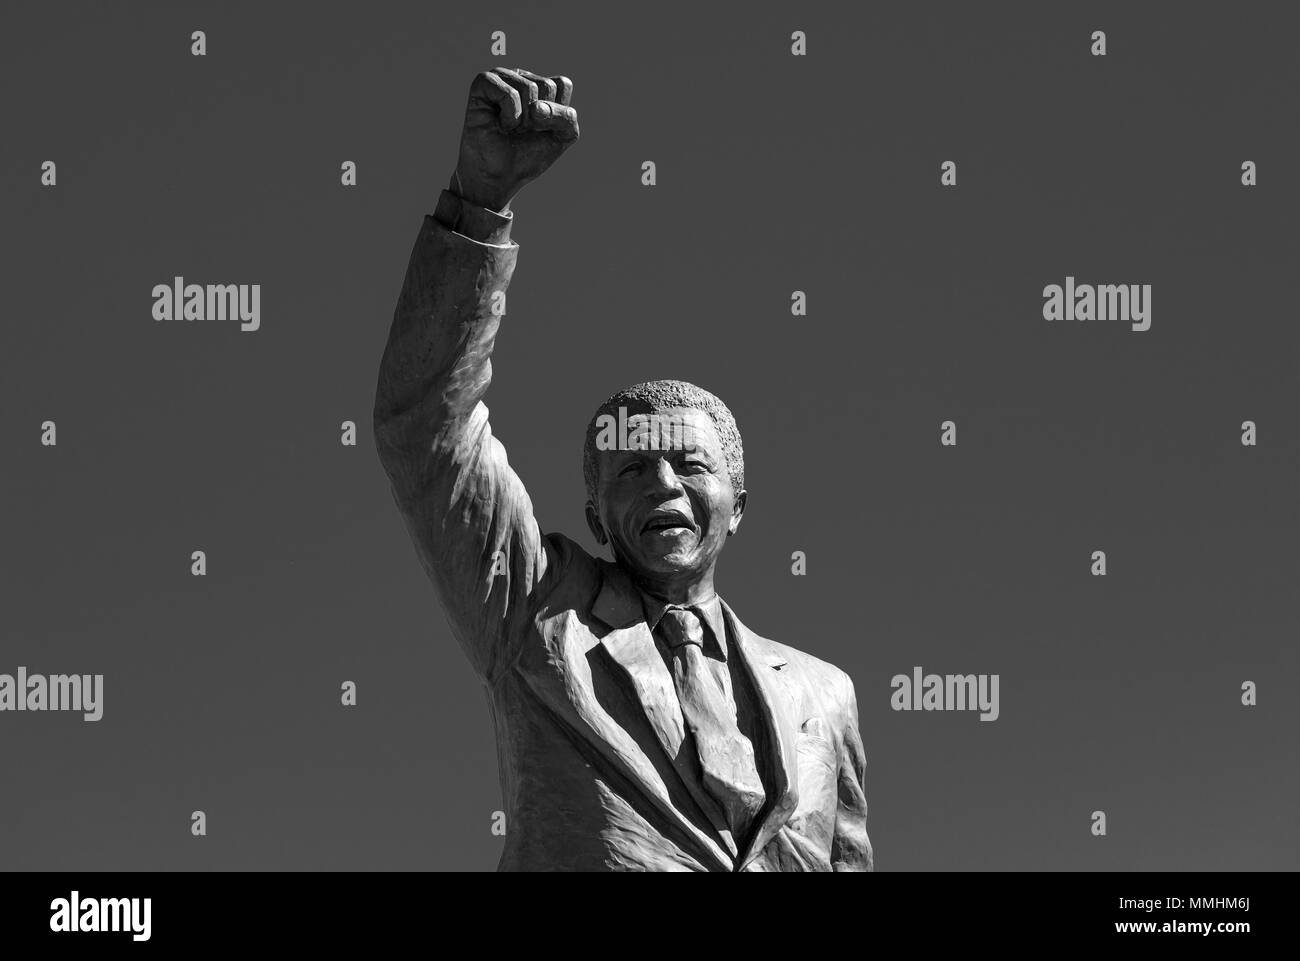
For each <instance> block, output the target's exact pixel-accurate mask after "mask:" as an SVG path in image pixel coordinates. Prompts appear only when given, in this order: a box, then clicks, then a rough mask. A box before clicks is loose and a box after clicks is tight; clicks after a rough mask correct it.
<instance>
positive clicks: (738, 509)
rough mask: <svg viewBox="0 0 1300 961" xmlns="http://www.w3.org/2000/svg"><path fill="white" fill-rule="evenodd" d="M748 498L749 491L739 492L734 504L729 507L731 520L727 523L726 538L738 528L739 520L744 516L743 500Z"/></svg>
mask: <svg viewBox="0 0 1300 961" xmlns="http://www.w3.org/2000/svg"><path fill="white" fill-rule="evenodd" d="M748 497H749V491H741V492H740V493H739V494H737V495H736V500H735V503H733V504H732V505H731V520H729V521H728V522H727V536H728V537H730V536H731V535H732V534H734V533H736V529H737V528H738V527H740V519H741V518H742V517H744V516H745V500H746V499H747V498H748Z"/></svg>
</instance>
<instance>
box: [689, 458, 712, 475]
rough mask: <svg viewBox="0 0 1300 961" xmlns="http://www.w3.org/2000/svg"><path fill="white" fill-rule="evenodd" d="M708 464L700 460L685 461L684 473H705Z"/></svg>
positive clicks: (707, 471)
mask: <svg viewBox="0 0 1300 961" xmlns="http://www.w3.org/2000/svg"><path fill="white" fill-rule="evenodd" d="M709 470H710V468H709V465H708V464H707V463H705V462H704V461H702V460H688V461H687V462H686V473H688V474H707V473H709Z"/></svg>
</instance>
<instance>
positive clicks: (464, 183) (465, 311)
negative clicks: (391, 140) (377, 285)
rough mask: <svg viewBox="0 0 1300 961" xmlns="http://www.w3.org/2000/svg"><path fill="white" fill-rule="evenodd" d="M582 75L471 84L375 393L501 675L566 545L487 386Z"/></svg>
mask: <svg viewBox="0 0 1300 961" xmlns="http://www.w3.org/2000/svg"><path fill="white" fill-rule="evenodd" d="M572 93H573V84H572V83H571V82H570V81H569V80H568V79H567V78H565V77H543V76H539V75H537V74H534V73H532V72H530V71H526V70H506V69H496V70H492V71H489V72H485V73H480V74H479V75H478V76H476V77H475V78H474V81H473V84H472V85H471V87H470V93H469V102H468V105H467V107H466V111H465V126H464V130H463V132H462V135H461V144H460V158H459V160H458V162H457V165H456V171H455V173H454V174H453V175H452V178H451V184H450V186H449V188H448V189H447V190H444V191H443V193H442V196H441V197H440V199H439V201H438V205H437V207H436V208H435V210H434V213H433V214H432V215H431V216H426V217H425V219H424V223H423V224H422V226H421V229H420V233H419V236H418V237H417V238H416V241H415V247H414V249H413V250H412V252H411V259H410V262H409V265H408V267H407V272H406V279H405V282H404V284H403V286H402V292H401V296H400V298H399V299H398V302H397V309H396V310H395V311H394V314H393V322H392V327H391V329H390V331H389V335H388V343H387V346H386V347H385V350H384V355H383V360H382V362H381V364H380V369H379V379H378V385H377V388H376V395H375V409H374V430H375V444H376V447H377V448H378V451H379V457H380V461H381V462H382V464H383V466H384V470H385V471H386V472H387V474H388V477H389V480H390V481H391V483H392V489H393V496H394V499H395V500H396V502H397V505H398V507H399V509H400V510H401V513H402V517H403V519H404V520H405V522H406V525H407V528H408V530H409V531H410V534H411V538H412V540H413V541H414V543H415V547H416V551H417V553H418V554H419V557H420V560H421V563H422V564H423V566H424V569H425V570H426V572H427V573H428V575H429V577H430V579H431V580H432V581H433V584H434V586H435V587H436V588H437V591H438V594H439V597H440V600H441V601H442V604H443V607H444V608H445V610H446V611H447V615H448V617H449V619H450V620H451V623H452V625H453V627H454V629H455V631H456V634H457V637H458V639H459V641H460V643H461V645H462V647H463V648H464V649H465V652H466V654H467V655H468V656H469V658H470V661H471V662H472V664H473V665H474V668H475V669H476V670H477V671H478V672H479V674H480V675H482V676H483V677H485V678H487V679H488V680H492V679H494V678H495V676H496V675H497V674H498V673H499V671H500V670H502V669H503V668H504V666H505V665H506V664H507V663H508V661H509V659H510V657H511V656H512V653H513V652H512V651H510V650H509V647H510V644H511V643H512V642H511V638H518V637H519V636H520V630H519V627H520V624H521V620H522V619H523V618H526V617H527V610H528V607H529V604H530V603H531V602H532V601H535V600H536V599H537V594H538V592H539V591H540V590H542V589H543V588H544V583H545V578H546V572H547V570H548V567H554V566H555V565H556V561H557V558H556V557H555V556H554V553H555V551H556V550H557V548H555V547H553V546H551V545H550V544H548V542H547V541H546V540H545V539H544V538H543V537H542V535H541V533H540V531H539V530H538V527H537V523H536V521H535V520H534V518H533V511H532V504H531V502H530V501H529V499H528V495H527V493H526V491H525V490H524V487H523V484H522V483H521V482H520V480H519V478H518V477H517V476H516V475H515V473H514V471H513V470H511V468H510V465H509V463H508V462H507V460H506V453H505V449H504V448H503V447H502V446H501V444H500V442H499V441H497V439H496V438H495V437H493V435H492V430H491V428H490V426H489V424H488V410H487V407H486V406H484V404H483V395H484V394H485V393H486V391H487V388H488V384H489V383H491V380H492V362H491V358H492V347H493V343H494V341H495V339H496V334H497V328H498V326H499V325H500V322H501V315H502V314H503V313H504V303H505V294H506V288H507V287H508V286H509V284H510V277H511V274H512V273H513V272H514V267H515V258H516V255H517V252H518V249H519V248H518V246H517V245H516V244H515V243H513V242H512V241H511V240H510V225H511V223H512V219H513V214H512V213H511V211H510V202H511V201H512V200H513V199H514V197H515V195H516V194H517V193H518V192H519V191H520V190H521V189H522V188H523V187H524V186H525V185H526V184H528V183H530V182H531V181H533V180H535V179H536V178H537V177H539V176H540V175H541V174H542V173H543V172H544V171H545V170H546V169H547V168H548V167H549V166H550V165H551V164H552V163H554V162H555V160H556V159H557V158H558V157H559V156H560V154H561V153H563V152H564V151H565V150H566V149H567V148H568V147H569V146H570V145H571V144H573V143H574V142H575V141H576V140H577V139H578V118H577V113H576V111H575V110H574V109H573V108H572V107H571V106H569V99H570V97H571V96H572Z"/></svg>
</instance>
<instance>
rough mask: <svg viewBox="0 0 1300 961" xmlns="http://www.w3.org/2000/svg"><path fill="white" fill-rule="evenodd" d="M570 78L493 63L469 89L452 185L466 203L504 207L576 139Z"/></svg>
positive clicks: (492, 208) (576, 116) (576, 129)
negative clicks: (550, 75)
mask: <svg viewBox="0 0 1300 961" xmlns="http://www.w3.org/2000/svg"><path fill="white" fill-rule="evenodd" d="M572 96H573V82H572V81H571V80H569V78H568V77H543V76H541V75H540V74H535V73H533V72H532V71H530V70H519V69H517V70H507V69H506V68H504V67H498V68H496V69H495V70H489V71H487V72H485V73H480V74H479V75H478V76H477V77H475V78H474V82H473V83H472V84H471V85H470V88H469V104H468V105H467V106H466V108H465V129H464V131H463V132H462V133H461V137H460V160H459V162H458V163H457V164H456V173H455V175H454V176H453V177H452V180H451V189H452V190H453V191H455V192H456V193H458V194H459V195H460V196H462V197H464V198H465V199H466V200H468V201H469V202H470V203H473V204H478V205H479V206H481V207H487V208H488V209H489V210H505V209H506V208H507V207H508V206H509V205H510V201H511V200H512V199H514V196H515V194H517V193H519V191H520V190H522V189H523V187H524V185H525V184H528V183H531V182H532V181H534V180H536V179H537V178H538V177H540V176H541V175H542V173H543V172H545V170H546V168H547V167H549V166H550V165H551V164H553V163H555V161H556V158H558V157H559V156H560V154H562V153H564V151H565V150H567V149H568V147H569V146H570V144H573V143H574V142H576V141H577V139H578V112H577V111H576V110H574V109H573V108H572V107H570V106H569V98H570V97H572Z"/></svg>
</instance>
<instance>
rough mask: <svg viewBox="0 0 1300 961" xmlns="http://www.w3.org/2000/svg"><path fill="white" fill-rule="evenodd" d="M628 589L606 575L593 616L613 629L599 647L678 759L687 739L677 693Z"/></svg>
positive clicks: (643, 616)
mask: <svg viewBox="0 0 1300 961" xmlns="http://www.w3.org/2000/svg"><path fill="white" fill-rule="evenodd" d="M625 587H626V585H620V584H619V583H618V579H617V577H614V576H610V575H608V574H607V575H606V578H605V583H604V584H603V585H602V586H601V591H600V595H599V596H598V597H597V598H596V603H595V604H594V605H592V608H591V613H593V614H594V615H596V617H599V618H600V619H601V620H602V621H604V622H605V623H606V624H608V625H609V626H610V627H611V630H610V632H609V633H608V634H606V635H605V636H604V637H603V638H601V641H600V643H601V644H603V645H604V647H605V650H606V651H608V652H609V656H610V657H612V658H613V659H614V660H615V661H616V662H617V663H618V664H619V666H620V667H622V668H623V671H624V672H625V673H626V674H627V678H628V680H629V681H631V682H632V686H633V688H634V689H635V690H636V694H637V699H638V700H639V701H640V702H641V706H642V707H643V708H644V709H645V714H646V718H647V719H648V720H649V721H650V726H651V727H652V728H654V732H655V736H656V737H658V738H659V743H661V744H662V745H663V746H664V750H665V751H667V752H668V756H669V757H670V758H675V757H676V756H677V754H678V752H679V751H680V750H681V746H682V739H683V737H685V723H684V721H683V719H682V709H681V705H680V704H679V703H678V701H677V690H676V688H675V686H674V685H673V679H672V675H670V674H669V673H668V666H667V665H666V664H664V659H663V657H662V656H660V654H659V649H658V648H657V647H655V642H654V638H653V637H652V636H651V635H650V628H649V627H648V626H647V625H646V623H645V615H644V611H643V609H642V607H641V600H640V598H639V597H638V596H636V595H635V594H634V593H633V592H631V591H629V590H626V589H623V588H625Z"/></svg>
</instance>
